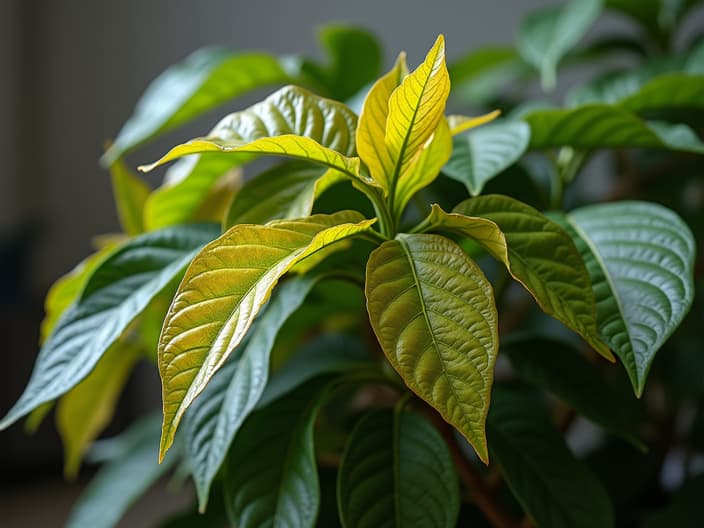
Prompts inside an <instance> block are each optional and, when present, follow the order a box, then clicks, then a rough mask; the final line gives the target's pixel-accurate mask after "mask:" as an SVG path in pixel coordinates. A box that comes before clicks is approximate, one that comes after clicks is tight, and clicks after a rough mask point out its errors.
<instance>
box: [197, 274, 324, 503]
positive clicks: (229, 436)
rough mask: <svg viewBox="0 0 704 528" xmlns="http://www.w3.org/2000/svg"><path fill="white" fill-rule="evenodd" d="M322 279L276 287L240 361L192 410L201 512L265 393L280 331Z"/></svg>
mask: <svg viewBox="0 0 704 528" xmlns="http://www.w3.org/2000/svg"><path fill="white" fill-rule="evenodd" d="M318 280H319V277H316V276H314V275H313V276H304V277H296V278H294V279H291V280H290V281H287V282H286V283H285V284H283V285H282V286H281V287H280V288H278V289H277V290H276V292H275V293H274V296H273V298H272V300H271V301H270V302H269V303H268V305H267V306H266V308H265V310H264V312H263V314H262V315H261V317H260V318H259V319H258V320H257V323H256V325H255V327H254V329H253V330H252V332H251V333H250V335H249V339H248V341H247V342H246V344H245V345H244V347H243V350H242V351H241V352H240V354H238V357H237V358H236V360H235V361H231V362H229V363H228V364H226V365H225V366H224V367H223V368H222V369H221V371H219V372H218V373H217V374H216V375H215V377H214V378H213V379H212V380H211V382H210V383H209V384H208V386H207V387H206V388H205V390H204V391H203V392H202V393H201V394H200V395H199V397H198V398H196V400H195V401H194V402H193V405H191V407H190V408H189V410H188V412H187V413H186V415H185V418H184V426H183V430H184V437H183V441H184V443H185V449H186V456H187V458H188V461H189V465H190V468H191V472H192V473H193V479H194V481H195V484H196V491H197V492H198V498H199V502H200V509H201V511H202V510H204V509H205V505H206V503H207V501H208V494H209V492H210V486H211V484H212V481H213V478H214V477H215V475H216V473H217V472H218V470H219V469H220V466H221V465H222V463H223V460H225V456H226V455H227V451H228V449H229V448H230V444H231V443H232V440H233V438H235V435H236V434H237V431H238V429H239V428H240V426H241V425H242V422H244V420H245V418H247V416H249V414H250V413H251V412H252V410H253V409H254V408H255V406H256V405H257V403H258V402H259V398H260V397H261V395H262V392H263V391H264V387H265V386H266V384H267V380H268V376H269V357H270V355H271V350H272V348H273V346H274V341H275V339H276V336H277V334H278V332H279V330H280V329H281V327H282V326H283V324H284V323H285V322H286V320H287V319H288V318H289V317H290V316H291V314H292V313H293V312H295V311H296V310H297V309H298V308H299V307H300V306H301V304H302V303H303V301H304V299H305V298H306V295H308V292H310V290H311V289H312V288H313V286H314V285H315V284H316V282H317V281H318Z"/></svg>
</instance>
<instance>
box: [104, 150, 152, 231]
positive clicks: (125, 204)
mask: <svg viewBox="0 0 704 528" xmlns="http://www.w3.org/2000/svg"><path fill="white" fill-rule="evenodd" d="M110 177H111V178H112V191H113V194H114V196H115V204H116V205H117V215H118V217H119V218H120V225H121V226H122V229H123V230H124V231H125V233H127V234H128V235H138V234H140V233H143V232H144V214H143V212H144V203H145V202H146V201H147V197H148V196H149V193H150V192H151V189H150V188H149V186H148V185H147V184H146V183H144V182H143V181H142V180H141V179H140V178H139V176H137V175H136V174H134V173H132V171H131V170H130V169H129V168H128V167H127V165H126V164H125V162H124V161H123V160H122V159H117V160H115V162H113V163H112V165H110Z"/></svg>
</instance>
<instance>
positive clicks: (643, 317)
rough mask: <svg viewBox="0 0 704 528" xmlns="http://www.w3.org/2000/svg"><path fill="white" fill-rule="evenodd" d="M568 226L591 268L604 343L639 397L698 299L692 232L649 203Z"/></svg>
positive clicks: (617, 206)
mask: <svg viewBox="0 0 704 528" xmlns="http://www.w3.org/2000/svg"><path fill="white" fill-rule="evenodd" d="M562 221H563V222H564V224H565V226H566V228H567V229H568V230H569V232H570V234H571V235H572V237H573V239H574V240H575V243H576V244H577V248H578V249H579V250H580V252H581V253H582V257H583V258H584V261H585V262H586V263H587V269H588V271H589V274H590V276H591V281H592V283H593V288H594V293H595V295H596V300H597V320H598V324H599V331H600V333H601V336H602V337H603V339H604V340H605V341H606V342H607V343H608V344H609V346H611V347H612V348H613V350H614V352H616V354H617V355H618V357H619V358H620V359H621V361H622V362H623V364H624V366H625V367H626V371H627V372H628V375H629V377H630V378H631V382H632V384H633V388H634V390H635V392H636V394H637V395H638V396H640V395H641V394H642V392H643V387H644V386H645V380H646V377H647V375H648V371H649V370H650V366H651V364H652V361H653V358H654V356H655V353H656V352H657V351H658V349H659V348H660V347H661V346H662V345H663V343H665V341H666V340H667V339H668V337H670V335H671V334H672V332H674V330H675V329H676V328H677V326H678V325H679V324H680V322H681V321H682V319H683V318H684V316H685V315H686V313H687V311H688V310H689V308H690V306H691V304H692V300H693V298H694V278H693V273H694V271H693V269H694V254H695V243H694V238H693V236H692V233H691V231H690V230H689V228H688V227H687V225H686V224H685V223H684V222H683V221H682V220H681V219H680V218H679V217H678V216H677V215H676V214H675V213H673V212H672V211H670V210H669V209H666V208H665V207H662V206H660V205H657V204H653V203H646V202H618V203H611V204H599V205H591V206H587V207H582V208H580V209H576V210H574V211H572V212H570V213H569V214H567V215H565V216H564V217H563V219H562Z"/></svg>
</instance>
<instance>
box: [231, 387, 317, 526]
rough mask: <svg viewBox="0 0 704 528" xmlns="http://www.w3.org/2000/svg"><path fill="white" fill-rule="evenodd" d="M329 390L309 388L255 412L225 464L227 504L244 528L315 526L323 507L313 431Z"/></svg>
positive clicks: (233, 445) (233, 446)
mask: <svg viewBox="0 0 704 528" xmlns="http://www.w3.org/2000/svg"><path fill="white" fill-rule="evenodd" d="M326 394H327V390H326V389H325V388H323V389H322V390H321V388H320V384H313V385H312V386H310V385H308V386H304V387H302V388H301V389H299V390H297V391H295V392H294V393H291V394H289V395H287V396H286V397H285V398H282V399H280V400H277V401H276V402H274V403H272V404H271V405H269V406H268V407H266V408H264V409H262V410H260V411H257V412H256V413H254V414H252V415H251V416H250V417H249V418H248V419H247V421H246V422H245V423H244V425H243V427H242V430H241V431H240V434H239V435H237V437H236V438H235V441H234V443H233V444H232V449H231V451H230V454H229V455H228V458H227V460H226V462H225V504H226V506H227V510H228V516H229V517H230V521H231V522H232V523H233V524H234V525H236V526H238V527H239V528H250V527H252V528H254V527H260V526H271V527H272V528H283V527H287V526H296V527H299V528H306V527H310V528H312V527H313V526H315V521H316V518H317V515H318V509H319V507H320V489H319V484H318V470H317V467H316V462H315V450H314V445H313V428H314V425H315V418H316V416H317V414H318V410H319V408H320V405H321V404H322V402H323V400H324V398H325V396H326Z"/></svg>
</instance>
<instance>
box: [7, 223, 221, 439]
mask: <svg viewBox="0 0 704 528" xmlns="http://www.w3.org/2000/svg"><path fill="white" fill-rule="evenodd" d="M218 232H219V229H218V227H217V226H214V225H193V226H178V227H174V228H167V229H164V230H162V231H155V232H153V233H147V234H145V235H142V236H139V237H137V238H135V239H133V240H131V241H129V242H128V243H127V244H125V245H123V246H122V247H120V248H119V249H118V250H117V251H115V252H113V253H112V254H111V255H110V256H109V257H107V258H106V259H105V260H103V261H102V263H101V264H100V266H99V267H98V268H97V269H96V270H95V271H94V272H93V274H92V275H91V277H90V279H89V280H88V282H87V283H86V285H85V287H84V288H83V292H82V294H81V297H80V298H79V299H78V301H77V302H76V303H75V304H73V305H72V306H71V308H69V309H68V310H67V311H66V312H64V314H63V315H62V317H61V319H60V320H59V322H58V323H57V325H56V327H55V328H54V331H53V332H52V334H51V335H50V336H49V338H48V339H47V340H46V342H45V343H44V346H43V347H42V349H41V351H40V352H39V356H38V357H37V361H36V364H35V366H34V371H33V372H32V376H31V378H30V380H29V383H28V384H27V387H26V388H25V391H24V393H23V394H22V396H21V397H20V399H19V401H18V402H17V403H16V404H15V406H14V407H13V408H12V409H11V410H10V411H9V412H8V414H7V416H6V417H5V418H4V419H3V420H2V422H0V428H2V429H4V428H6V427H8V426H9V425H10V424H12V423H13V422H14V421H15V420H17V419H18V418H20V417H22V416H23V415H25V414H26V413H28V412H29V411H31V410H32V409H34V408H35V407H36V406H37V405H40V404H41V403H44V402H47V401H49V400H51V399H53V398H56V397H57V396H61V395H62V394H64V393H65V392H66V391H68V390H69V389H71V388H72V387H74V386H75V385H76V384H77V383H78V382H80V381H81V380H82V379H83V378H85V377H86V376H87V375H88V374H89V373H90V372H91V371H92V370H93V367H94V366H95V365H96V363H97V362H98V360H99V359H100V358H101V356H102V355H103V354H104V353H105V351H106V350H107V349H108V348H109V347H110V346H112V345H113V343H115V341H117V339H118V338H119V337H120V335H122V333H123V332H124V330H125V329H126V328H127V327H128V325H129V324H130V323H131V322H132V321H133V320H134V319H135V318H136V317H137V316H138V315H139V314H140V313H141V312H142V311H143V310H144V309H145V308H146V307H147V305H148V304H149V303H150V302H151V300H152V299H154V298H155V297H156V296H157V295H158V294H159V293H160V292H162V291H164V290H165V289H166V288H167V287H168V286H170V285H172V284H173V283H174V281H175V280H177V279H178V277H179V275H180V274H181V273H182V272H183V270H184V268H185V267H186V265H187V264H188V262H190V260H191V259H192V258H193V255H194V254H195V252H196V251H197V250H198V249H199V248H200V247H201V246H202V245H203V244H205V243H206V242H208V241H209V240H212V239H213V238H214V237H215V236H217V233H218Z"/></svg>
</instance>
